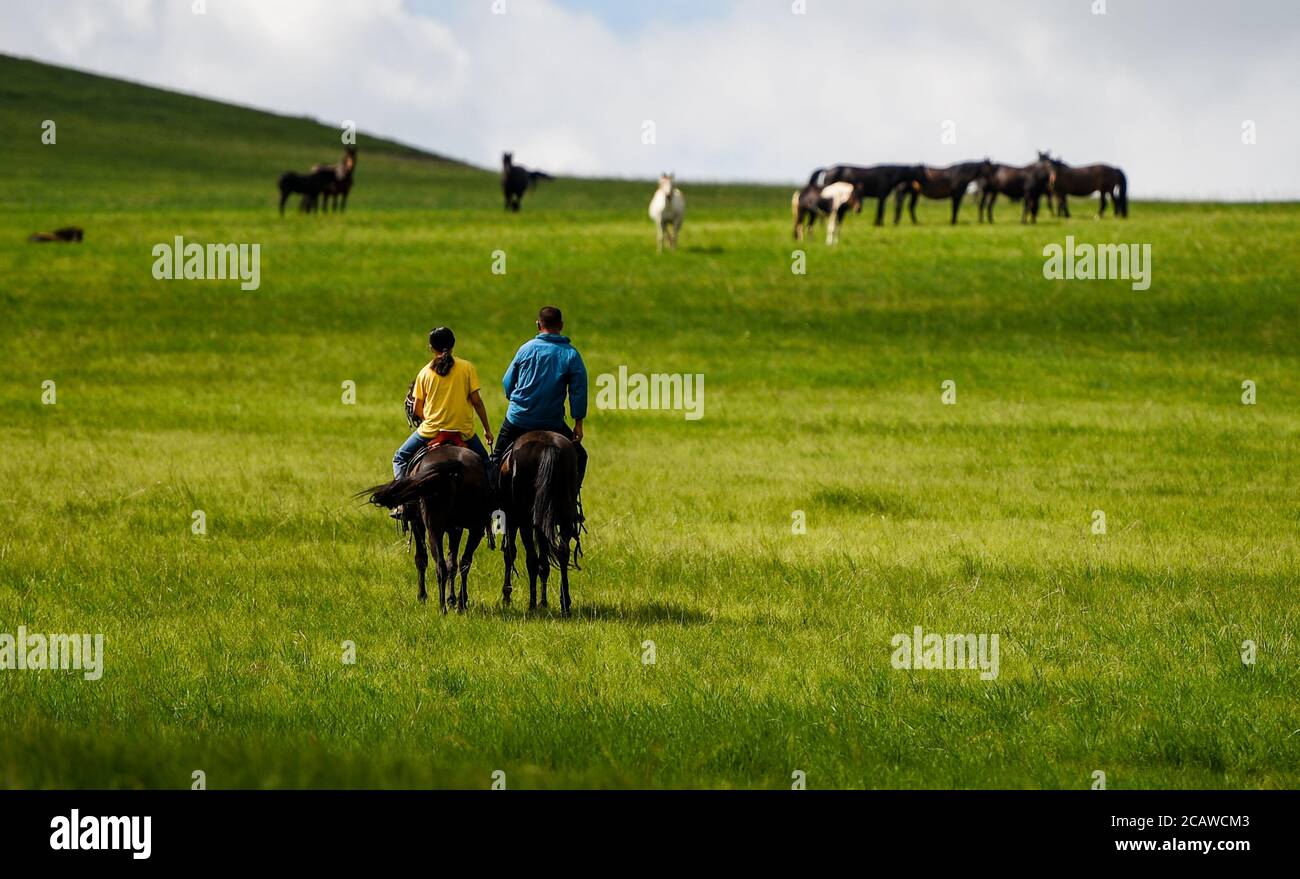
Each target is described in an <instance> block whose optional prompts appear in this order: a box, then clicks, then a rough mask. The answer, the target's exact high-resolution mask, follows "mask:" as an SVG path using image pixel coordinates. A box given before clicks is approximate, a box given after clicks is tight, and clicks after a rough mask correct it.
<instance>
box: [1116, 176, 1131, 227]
mask: <svg viewBox="0 0 1300 879" xmlns="http://www.w3.org/2000/svg"><path fill="white" fill-rule="evenodd" d="M1115 173H1116V174H1118V175H1119V183H1118V184H1116V186H1115V199H1116V201H1117V202H1118V203H1119V213H1120V216H1121V217H1127V216H1128V178H1127V177H1125V176H1124V172H1123V171H1121V170H1120V169H1119V168H1116V169H1115Z"/></svg>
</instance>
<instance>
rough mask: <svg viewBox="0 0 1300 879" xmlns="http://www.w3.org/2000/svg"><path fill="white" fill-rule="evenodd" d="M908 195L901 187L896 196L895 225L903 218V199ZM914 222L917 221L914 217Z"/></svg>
mask: <svg viewBox="0 0 1300 879" xmlns="http://www.w3.org/2000/svg"><path fill="white" fill-rule="evenodd" d="M906 197H907V193H906V191H904V190H902V189H899V190H898V193H897V194H896V195H895V196H894V225H895V226H897V225H898V221H899V220H901V219H903V199H904V198H906ZM912 222H916V220H915V219H913V221H912Z"/></svg>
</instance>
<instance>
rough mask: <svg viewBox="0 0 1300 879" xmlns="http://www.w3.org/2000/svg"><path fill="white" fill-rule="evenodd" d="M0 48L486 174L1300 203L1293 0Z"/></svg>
mask: <svg viewBox="0 0 1300 879" xmlns="http://www.w3.org/2000/svg"><path fill="white" fill-rule="evenodd" d="M196 5H202V6H205V7H206V8H205V12H204V14H202V15H197V14H195V13H194V9H193V8H194V7H195V6H196ZM1099 6H1104V8H1105V12H1104V14H1097V12H1096V9H1097V7H1099ZM799 7H806V11H804V12H802V14H800V13H799V12H797V11H796V10H797V9H798V8H799ZM0 52H5V53H7V54H13V55H20V56H24V57H32V58H37V59H40V60H42V61H48V62H51V63H56V64H66V65H70V66H74V67H79V68H83V69H86V70H91V71H95V72H99V73H105V74H109V75H113V76H120V77H125V78H128V79H133V80H137V81H141V82H146V83H149V84H153V85H158V86H162V87H166V88H173V89H177V90H180V91H186V92H193V93H197V94H202V95H205V96H210V97H214V98H218V99H221V100H227V101H232V102H236V103H240V104H245V105H250V106H254V107H259V108H265V109H269V110H274V111H278V112H283V113H289V114H294V115H304V114H306V115H312V116H315V117H317V118H319V119H321V120H322V121H325V122H328V123H331V124H337V123H338V122H339V121H341V120H344V119H352V120H356V122H357V124H358V126H359V127H360V128H361V129H362V130H363V131H369V132H372V133H375V134H382V135H386V136H389V137H393V138H396V139H398V140H401V141H404V142H407V143H410V144H413V145H417V146H422V147H426V148H428V149H431V150H434V151H436V152H440V153H444V154H447V155H451V156H454V157H457V158H461V159H465V160H468V161H470V162H473V163H475V164H478V165H484V166H493V167H495V166H496V164H497V163H498V161H499V157H500V153H501V152H502V150H505V149H512V150H514V152H515V153H516V156H517V158H518V159H519V160H520V161H522V162H525V163H526V164H529V165H533V166H537V167H542V168H546V169H548V170H550V171H553V172H560V173H569V174H584V175H601V176H619V177H649V176H652V175H654V174H657V173H658V172H660V171H661V170H668V169H675V170H676V172H677V174H678V176H679V177H680V178H682V179H684V180H690V179H697V180H698V179H712V180H763V181H787V182H791V181H796V180H800V179H805V178H806V177H807V174H808V173H809V172H810V171H811V170H812V169H813V168H814V167H816V166H819V165H824V164H828V163H832V162H841V161H842V162H857V163H863V164H869V163H874V162H909V163H910V162H919V161H924V162H928V163H931V164H946V163H949V162H954V161H961V160H964V159H970V158H981V157H983V156H985V155H989V156H992V157H993V158H994V159H995V160H999V161H1004V162H1008V163H1016V164H1022V163H1025V162H1028V161H1030V160H1031V159H1033V157H1034V152H1035V150H1036V149H1038V148H1050V149H1051V150H1052V151H1053V152H1055V153H1059V154H1061V155H1062V156H1063V157H1064V158H1065V160H1066V161H1067V162H1071V163H1077V164H1081V163H1086V162H1093V161H1105V162H1110V163H1112V164H1117V165H1120V166H1122V167H1123V168H1124V169H1125V170H1126V172H1127V173H1128V177H1129V185H1130V192H1131V193H1132V194H1133V195H1135V196H1136V197H1138V198H1143V197H1169V198H1176V197H1210V198H1232V199H1261V198H1288V199H1295V198H1300V158H1298V156H1300V151H1298V150H1297V144H1298V143H1300V114H1297V112H1296V110H1297V104H1298V103H1300V100H1298V98H1297V95H1298V94H1300V0H980V2H958V0H907V2H903V0H894V2H883V0H881V2H876V0H802V2H797V0H496V2H495V3H494V2H493V0H364V2H361V0H315V2H312V0H201V2H200V3H197V4H196V3H195V2H194V0H4V16H3V18H2V19H0ZM647 121H650V122H653V123H654V127H653V134H654V143H650V144H648V143H644V142H643V141H644V140H645V139H646V138H645V134H646V132H647V127H646V122H647ZM1247 121H1250V122H1251V123H1253V130H1254V138H1255V141H1256V142H1255V143H1253V144H1246V143H1243V142H1242V141H1243V126H1244V125H1245V124H1246V123H1247ZM945 133H947V134H948V135H949V139H951V140H955V143H948V142H945V139H944V135H945Z"/></svg>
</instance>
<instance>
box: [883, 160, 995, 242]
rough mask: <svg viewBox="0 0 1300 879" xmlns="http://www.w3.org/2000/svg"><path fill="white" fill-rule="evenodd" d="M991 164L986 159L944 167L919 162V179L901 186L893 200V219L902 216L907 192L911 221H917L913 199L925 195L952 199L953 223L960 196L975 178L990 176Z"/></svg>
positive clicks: (896, 220)
mask: <svg viewBox="0 0 1300 879" xmlns="http://www.w3.org/2000/svg"><path fill="white" fill-rule="evenodd" d="M994 168H995V166H994V164H993V163H992V162H991V161H989V160H988V159H985V160H984V161H982V162H960V163H958V164H956V165H949V166H948V167H946V168H932V167H930V166H929V165H922V166H921V178H920V182H919V183H918V184H917V185H915V186H911V187H900V188H899V190H898V195H897V196H896V198H895V201H894V222H895V223H898V221H899V220H900V219H902V216H903V199H905V198H907V197H908V195H909V194H910V195H911V199H910V200H909V201H908V204H907V212H908V214H910V215H911V217H912V222H913V223H915V222H916V200H917V199H918V198H920V197H921V196H923V195H924V196H925V197H926V198H950V199H952V224H953V225H954V226H955V225H957V212H958V211H960V210H961V200H962V197H963V196H964V195H966V189H967V188H968V187H969V186H970V185H971V184H972V183H974V182H975V181H976V180H980V181H984V180H988V179H989V178H990V177H992V176H993V171H994Z"/></svg>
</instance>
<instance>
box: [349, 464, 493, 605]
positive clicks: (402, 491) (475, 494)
mask: <svg viewBox="0 0 1300 879" xmlns="http://www.w3.org/2000/svg"><path fill="white" fill-rule="evenodd" d="M361 494H362V495H369V496H370V497H369V500H370V502H371V503H372V504H375V505H377V506H381V507H387V508H389V509H393V508H394V507H397V506H402V507H403V509H404V511H405V516H404V521H405V522H406V523H407V524H409V526H410V528H411V534H412V537H413V539H414V542H415V569H416V570H417V571H418V572H419V575H420V600H421V601H424V600H425V599H427V598H428V593H427V592H426V591H425V588H424V571H425V568H426V567H427V566H428V564H429V554H428V550H427V549H426V543H427V544H428V545H431V546H432V547H433V556H434V561H435V563H436V564H437V574H438V607H439V608H440V609H441V610H442V611H443V612H446V610H447V588H448V587H449V586H450V588H451V603H452V604H453V605H455V606H456V609H457V610H462V611H463V610H464V609H465V607H466V605H467V604H468V601H469V592H468V588H467V581H468V580H469V569H470V565H472V564H473V563H474V551H475V550H477V549H478V545H479V543H480V542H481V541H482V540H483V535H484V534H485V533H487V528H488V522H489V520H490V517H491V515H492V503H491V494H490V492H489V491H488V487H487V474H485V473H484V472H483V461H482V459H481V458H479V456H478V455H476V454H475V453H474V452H472V451H470V450H469V449H466V448H463V447H461V446H453V445H441V446H437V447H435V448H433V449H430V450H429V451H428V452H427V453H425V455H424V456H423V457H422V458H420V459H419V460H418V461H416V463H415V465H414V466H412V467H411V468H410V470H409V471H408V472H407V473H406V475H405V476H403V477H402V478H401V479H394V480H393V481H392V482H386V483H384V484H383V485H376V486H374V487H373V488H368V489H366V490H365V491H363V492H361ZM462 531H464V532H467V533H468V535H469V537H468V540H467V541H466V543H465V555H464V556H462V557H461V558H460V562H459V565H457V560H456V555H457V553H458V552H459V551H460V536H461V532H462ZM444 535H445V536H446V538H447V554H448V556H450V558H447V557H444V555H443V550H442V539H443V536H444ZM488 540H489V543H490V542H491V538H490V537H489V538H488ZM458 568H459V571H460V597H459V601H458V600H457V596H456V572H457V569H458Z"/></svg>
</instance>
